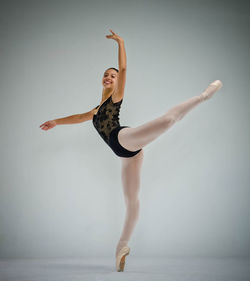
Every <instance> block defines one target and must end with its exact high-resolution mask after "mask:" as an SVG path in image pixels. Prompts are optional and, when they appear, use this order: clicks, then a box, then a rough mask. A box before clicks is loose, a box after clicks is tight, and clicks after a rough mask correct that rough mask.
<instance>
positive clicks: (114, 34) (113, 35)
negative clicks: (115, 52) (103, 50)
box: [106, 29, 123, 43]
mask: <svg viewBox="0 0 250 281" xmlns="http://www.w3.org/2000/svg"><path fill="white" fill-rule="evenodd" d="M110 32H111V33H112V35H106V37H107V38H108V39H114V40H115V41H116V42H118V43H119V42H123V39H122V38H121V37H120V36H119V35H118V34H116V33H114V32H113V31H112V30H111V29H110Z"/></svg>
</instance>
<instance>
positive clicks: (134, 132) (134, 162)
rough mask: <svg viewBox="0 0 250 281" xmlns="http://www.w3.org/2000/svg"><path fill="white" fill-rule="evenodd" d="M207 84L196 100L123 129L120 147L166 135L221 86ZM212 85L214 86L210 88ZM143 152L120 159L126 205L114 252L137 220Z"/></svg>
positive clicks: (137, 145)
mask: <svg viewBox="0 0 250 281" xmlns="http://www.w3.org/2000/svg"><path fill="white" fill-rule="evenodd" d="M216 81H219V82H217V83H216V82H213V83H211V84H210V85H209V86H208V87H207V88H206V89H205V90H204V91H203V92H202V94H201V95H199V96H194V97H192V98H190V99H188V100H186V101H184V102H183V103H181V104H178V105H176V106H174V107H172V108H170V109H169V110H168V111H167V112H166V113H165V114H163V115H162V116H160V117H158V118H156V119H154V120H152V121H149V122H147V123H144V124H142V125H140V126H138V127H135V128H123V129H122V130H120V132H119V134H118V140H119V142H120V144H121V145H122V146H123V147H125V148H126V149H128V150H131V151H136V150H138V149H140V148H143V147H144V146H146V145H147V144H149V143H151V142H152V141H153V140H155V139H156V138H158V137H159V136H160V135H162V134H163V133H164V132H166V131H167V130H168V129H169V128H170V127H171V126H172V125H173V124H174V123H175V122H177V121H179V120H181V119H182V118H183V117H184V116H185V115H186V114H187V113H188V112H189V111H190V110H191V109H193V108H194V107H196V106H197V105H198V104H200V103H201V102H203V101H205V100H207V99H209V98H211V97H212V96H213V94H214V93H215V92H216V90H218V89H219V88H220V87H221V86H222V83H221V82H220V80H216ZM214 83H215V84H214ZM143 153H144V152H143V149H142V150H141V151H140V152H139V153H137V154H136V155H135V156H133V157H131V158H125V157H121V159H122V185H123V193H124V198H125V203H126V218H125V223H124V226H123V231H122V234H121V237H120V240H119V242H118V244H117V247H116V255H117V253H118V251H119V250H120V249H121V248H122V247H123V246H125V245H127V243H128V241H129V240H130V237H131V235H132V232H133V230H134V228H135V225H136V222H137V220H138V216H139V207H140V202H139V196H138V195H139V189H140V172H141V166H142V162H143Z"/></svg>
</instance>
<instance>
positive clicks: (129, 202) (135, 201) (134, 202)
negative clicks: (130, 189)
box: [126, 196, 140, 207]
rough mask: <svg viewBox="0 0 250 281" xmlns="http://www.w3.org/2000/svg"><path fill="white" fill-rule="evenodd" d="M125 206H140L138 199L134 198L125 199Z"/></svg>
mask: <svg viewBox="0 0 250 281" xmlns="http://www.w3.org/2000/svg"><path fill="white" fill-rule="evenodd" d="M126 205H127V206H133V207H139V206H140V201H139V198H134V197H132V198H131V197H129V196H128V197H127V198H126Z"/></svg>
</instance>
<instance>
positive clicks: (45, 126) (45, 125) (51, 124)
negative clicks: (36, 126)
mask: <svg viewBox="0 0 250 281" xmlns="http://www.w3.org/2000/svg"><path fill="white" fill-rule="evenodd" d="M55 126H56V121H55V120H49V121H47V122H45V123H43V124H42V125H40V128H41V129H42V130H45V131H47V130H49V129H52V128H54V127H55Z"/></svg>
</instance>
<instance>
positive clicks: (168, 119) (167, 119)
mask: <svg viewBox="0 0 250 281" xmlns="http://www.w3.org/2000/svg"><path fill="white" fill-rule="evenodd" d="M176 121H177V118H176V117H175V116H174V115H169V114H166V115H164V122H163V123H164V126H165V128H169V127H171V126H172V125H173V124H174V123H175V122H176Z"/></svg>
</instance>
